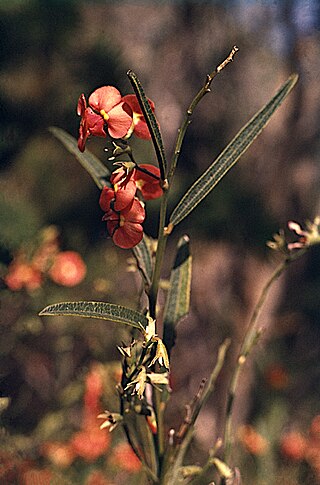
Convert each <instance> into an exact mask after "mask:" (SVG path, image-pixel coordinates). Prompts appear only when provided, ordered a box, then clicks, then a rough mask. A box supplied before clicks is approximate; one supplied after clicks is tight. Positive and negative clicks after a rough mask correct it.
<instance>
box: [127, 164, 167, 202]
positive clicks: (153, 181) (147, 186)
mask: <svg viewBox="0 0 320 485" xmlns="http://www.w3.org/2000/svg"><path fill="white" fill-rule="evenodd" d="M145 170H146V171H148V172H149V173H151V174H153V175H154V176H152V175H150V174H148V173H146V172H145ZM133 178H134V181H135V183H136V186H137V188H138V189H139V190H140V192H141V194H142V197H143V198H144V199H145V200H151V199H157V198H158V197H161V196H162V193H163V191H162V188H161V186H160V170H159V168H158V167H155V166H154V165H150V164H148V163H145V164H144V163H141V164H140V165H139V166H138V167H137V168H136V169H135V171H134V175H133Z"/></svg>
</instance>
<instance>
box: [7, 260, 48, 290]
mask: <svg viewBox="0 0 320 485" xmlns="http://www.w3.org/2000/svg"><path fill="white" fill-rule="evenodd" d="M4 281H5V283H6V285H7V286H8V288H10V290H12V291H19V290H21V289H22V288H26V290H27V291H34V290H37V289H38V288H40V286H41V284H42V275H41V273H40V271H38V269H36V268H34V267H33V266H32V264H31V263H28V262H25V261H24V260H23V259H22V260H20V259H19V258H18V259H17V260H13V262H12V263H11V264H10V265H9V271H8V274H7V275H6V276H5V277H4Z"/></svg>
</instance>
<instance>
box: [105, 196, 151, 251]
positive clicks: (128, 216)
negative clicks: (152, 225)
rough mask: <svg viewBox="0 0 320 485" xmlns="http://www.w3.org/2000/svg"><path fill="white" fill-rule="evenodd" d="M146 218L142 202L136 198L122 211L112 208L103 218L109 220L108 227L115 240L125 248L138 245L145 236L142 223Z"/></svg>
mask: <svg viewBox="0 0 320 485" xmlns="http://www.w3.org/2000/svg"><path fill="white" fill-rule="evenodd" d="M144 219H145V210H144V207H143V205H142V203H141V202H140V201H139V200H138V199H137V198H134V199H133V201H132V203H131V204H130V205H129V206H128V207H126V208H125V209H123V210H122V211H118V212H116V211H114V210H112V209H110V210H109V211H108V212H107V213H106V214H105V215H104V216H103V218H102V220H104V221H107V229H108V232H109V234H110V235H111V236H112V239H113V242H114V243H115V244H116V245H117V246H119V247H120V248H123V249H129V248H133V247H134V246H136V245H137V244H138V243H139V242H140V241H141V239H142V237H143V227H142V225H141V223H142V222H143V221H144Z"/></svg>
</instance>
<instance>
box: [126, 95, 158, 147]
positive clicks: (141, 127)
mask: <svg viewBox="0 0 320 485" xmlns="http://www.w3.org/2000/svg"><path fill="white" fill-rule="evenodd" d="M122 100H123V101H125V102H126V103H127V104H128V105H129V106H130V108H131V110H132V125H131V129H130V132H129V134H130V135H131V134H132V132H133V133H134V134H135V135H136V136H137V137H138V138H142V139H144V140H150V138H151V135H150V132H149V128H148V125H147V123H146V120H145V117H144V116H143V113H142V111H141V108H140V104H139V101H138V99H137V97H136V95H135V94H127V95H126V96H123V98H122ZM148 101H149V104H150V107H151V109H152V111H154V102H153V101H151V99H148Z"/></svg>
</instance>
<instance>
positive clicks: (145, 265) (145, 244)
mask: <svg viewBox="0 0 320 485" xmlns="http://www.w3.org/2000/svg"><path fill="white" fill-rule="evenodd" d="M151 245H152V240H151V238H148V237H147V236H146V235H145V234H144V235H143V239H142V241H141V242H140V243H139V244H137V246H135V247H134V248H133V249H132V252H133V255H134V257H135V258H136V261H137V265H138V268H139V270H140V272H141V274H142V277H143V279H144V281H145V283H146V285H147V286H150V284H151V279H152V271H153V264H152V249H151Z"/></svg>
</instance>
